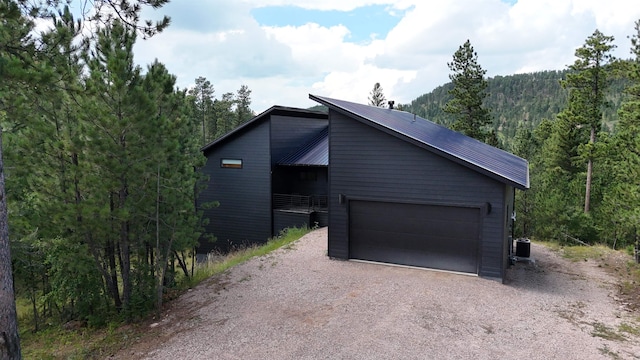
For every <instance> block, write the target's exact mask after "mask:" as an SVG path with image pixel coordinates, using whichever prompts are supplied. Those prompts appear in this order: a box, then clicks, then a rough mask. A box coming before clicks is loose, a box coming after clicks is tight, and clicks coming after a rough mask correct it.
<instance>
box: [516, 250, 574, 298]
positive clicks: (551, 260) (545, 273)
mask: <svg viewBox="0 0 640 360" xmlns="http://www.w3.org/2000/svg"><path fill="white" fill-rule="evenodd" d="M531 259H532V261H517V262H516V263H515V264H514V265H512V266H511V267H510V268H509V269H507V272H506V276H505V281H504V284H505V285H507V286H510V287H513V288H517V289H523V290H529V291H535V292H542V293H549V294H564V293H566V292H567V291H568V290H567V289H568V288H569V287H567V286H566V285H567V282H568V281H584V280H586V279H585V278H584V276H581V275H579V272H577V271H575V272H574V271H572V269H571V268H570V266H567V265H564V264H562V260H561V259H558V258H557V257H554V256H552V255H551V254H550V250H548V249H544V248H542V247H540V246H535V247H532V249H531Z"/></svg>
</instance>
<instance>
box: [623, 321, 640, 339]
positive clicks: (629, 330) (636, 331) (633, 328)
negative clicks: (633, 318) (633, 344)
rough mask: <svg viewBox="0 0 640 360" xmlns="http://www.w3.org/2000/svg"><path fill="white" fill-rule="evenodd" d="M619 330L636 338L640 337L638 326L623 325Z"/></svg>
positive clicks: (639, 327)
mask: <svg viewBox="0 0 640 360" xmlns="http://www.w3.org/2000/svg"><path fill="white" fill-rule="evenodd" d="M618 330H619V331H620V332H624V333H627V334H631V335H634V336H638V335H640V326H638V325H636V324H628V323H622V324H620V325H619V326H618Z"/></svg>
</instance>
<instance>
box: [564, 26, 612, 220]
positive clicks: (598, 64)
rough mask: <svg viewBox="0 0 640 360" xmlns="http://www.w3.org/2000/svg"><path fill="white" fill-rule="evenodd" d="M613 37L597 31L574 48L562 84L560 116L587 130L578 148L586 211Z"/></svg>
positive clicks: (588, 205) (586, 211) (589, 197)
mask: <svg viewBox="0 0 640 360" xmlns="http://www.w3.org/2000/svg"><path fill="white" fill-rule="evenodd" d="M612 42H613V37H612V36H605V35H604V34H602V33H601V32H600V31H598V30H596V31H595V32H594V33H593V34H592V35H591V36H589V37H588V38H587V40H586V42H585V44H584V45H583V46H582V47H581V48H578V49H577V50H576V53H575V55H576V57H577V59H576V61H575V63H573V65H570V66H569V70H570V72H569V73H568V74H567V79H566V80H564V81H563V82H562V86H563V87H565V88H567V89H568V90H569V102H568V105H567V108H566V109H565V110H564V111H563V112H562V113H561V115H559V117H567V118H568V119H567V120H568V121H569V122H570V124H571V126H576V127H581V126H584V127H585V128H586V129H587V131H588V132H589V140H588V144H587V145H586V146H582V148H581V154H580V155H581V157H582V158H584V159H585V160H586V162H587V174H586V185H585V197H584V212H585V213H588V212H589V209H590V202H591V184H592V176H593V160H594V154H593V148H594V144H595V142H596V133H597V132H598V131H600V129H601V127H602V111H603V108H604V107H605V104H606V98H605V92H606V90H607V87H608V85H609V82H610V81H609V79H608V75H607V72H608V69H607V66H608V65H609V64H610V63H611V62H612V61H613V56H612V55H611V51H612V50H613V49H614V48H615V45H613V44H612Z"/></svg>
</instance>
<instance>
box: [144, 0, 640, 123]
mask: <svg viewBox="0 0 640 360" xmlns="http://www.w3.org/2000/svg"><path fill="white" fill-rule="evenodd" d="M631 4H633V1H630V0H606V1H603V0H518V1H516V0H427V1H425V0H397V1H393V0H189V1H187V0H172V1H171V2H170V3H169V4H168V5H166V6H164V7H163V8H162V9H160V10H159V11H155V12H154V11H151V10H148V11H147V12H146V13H145V14H144V17H145V18H159V17H161V15H163V14H166V15H169V16H170V17H171V19H172V24H171V26H170V27H169V28H168V29H167V30H165V31H164V32H163V33H161V34H159V35H157V36H155V37H153V38H152V39H150V40H142V39H139V40H138V43H137V44H136V47H135V50H134V52H135V58H136V62H138V63H139V64H140V65H142V66H143V67H146V65H147V64H149V63H151V62H152V61H153V60H154V59H158V60H159V61H160V62H162V63H164V64H165V65H166V66H167V68H168V69H169V71H170V72H172V73H173V74H175V75H176V76H177V77H178V86H179V87H180V88H186V87H191V86H192V85H193V84H194V80H195V78H197V77H198V76H203V77H206V78H207V79H208V80H209V81H211V83H212V84H213V86H214V88H215V91H216V97H220V96H221V95H222V94H223V93H225V92H235V91H236V90H237V89H239V88H240V86H241V85H243V84H244V85H247V86H248V87H249V89H251V90H252V106H251V107H252V109H253V110H254V111H256V112H257V113H259V112H261V111H263V110H266V109H267V108H269V107H270V106H272V105H283V106H293V107H302V108H307V107H310V106H313V105H316V103H315V102H313V101H311V100H309V98H308V95H309V93H312V94H316V95H322V96H329V97H334V98H339V99H344V100H349V101H354V102H360V103H367V102H368V101H367V97H368V95H369V92H370V91H371V89H372V88H373V85H374V83H376V82H380V84H381V85H382V88H383V90H384V94H385V95H386V97H387V99H393V100H395V101H396V103H408V102H410V101H411V100H413V99H415V98H416V97H418V96H420V95H422V94H424V93H427V92H430V91H431V90H433V89H434V88H435V87H437V86H440V85H442V84H444V83H446V82H448V81H449V78H448V76H449V74H450V71H449V69H448V67H447V62H450V61H451V59H452V56H453V53H454V52H455V51H456V50H457V49H458V47H459V46H460V45H461V44H463V43H464V42H465V41H466V40H467V39H469V40H470V41H471V45H472V46H473V47H474V49H475V50H476V52H477V53H478V61H479V63H480V64H481V65H482V67H483V68H484V69H485V70H487V76H489V77H492V76H496V75H509V74H514V73H523V72H532V71H538V70H560V69H564V68H566V66H567V65H569V64H571V63H573V62H574V60H575V57H574V51H575V49H576V48H577V47H580V46H582V44H583V43H584V41H585V39H586V38H587V37H588V36H589V35H591V34H592V33H593V31H594V30H596V29H599V30H600V31H601V32H603V33H604V34H605V35H612V36H614V37H615V44H616V45H617V49H616V51H615V55H616V56H618V57H623V58H628V57H630V53H629V50H630V41H629V39H628V38H627V37H628V36H630V35H632V34H633V32H634V22H635V21H636V20H638V19H640V6H637V5H635V4H634V5H631Z"/></svg>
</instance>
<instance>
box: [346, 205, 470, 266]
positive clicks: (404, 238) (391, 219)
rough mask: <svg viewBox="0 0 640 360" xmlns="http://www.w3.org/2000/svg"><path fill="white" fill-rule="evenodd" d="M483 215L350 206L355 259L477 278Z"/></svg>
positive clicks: (435, 208) (448, 209)
mask: <svg viewBox="0 0 640 360" xmlns="http://www.w3.org/2000/svg"><path fill="white" fill-rule="evenodd" d="M479 231H480V209H479V208H470V207H458V206H440V205H417V204H403V203H386V202H373V201H355V200H353V201H350V202H349V257H350V258H352V259H360V260H370V261H379V262H385V263H393V264H401V265H410V266H419V267H427V268H433V269H441V270H451V271H459V272H466V273H474V274H477V273H478V242H479V238H480V237H479Z"/></svg>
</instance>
